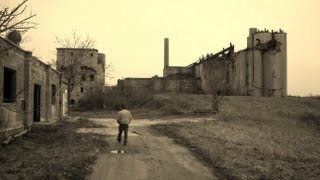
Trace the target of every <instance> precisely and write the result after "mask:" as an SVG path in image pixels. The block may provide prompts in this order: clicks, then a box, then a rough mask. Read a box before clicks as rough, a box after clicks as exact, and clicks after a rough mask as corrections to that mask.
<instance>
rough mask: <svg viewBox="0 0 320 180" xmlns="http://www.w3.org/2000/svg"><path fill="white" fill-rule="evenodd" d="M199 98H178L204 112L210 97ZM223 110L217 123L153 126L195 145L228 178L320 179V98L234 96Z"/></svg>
mask: <svg viewBox="0 0 320 180" xmlns="http://www.w3.org/2000/svg"><path fill="white" fill-rule="evenodd" d="M165 96H168V95H165ZM194 96H197V95H192V96H191V97H189V96H188V95H184V98H181V97H179V98H178V99H179V101H180V100H181V99H185V100H186V102H188V104H187V105H185V106H186V107H189V108H191V109H192V107H193V104H195V105H196V104H197V103H198V106H199V109H200V107H201V106H202V105H204V104H207V102H208V101H207V99H208V98H210V97H209V96H207V97H205V96H201V95H199V97H200V98H203V101H202V100H200V98H196V97H194ZM161 99H165V98H161ZM168 99H170V100H168V101H171V100H172V98H170V97H168ZM193 99H196V100H198V101H194V102H193ZM183 101H184V100H183ZM171 103H172V104H170V106H173V107H180V105H177V104H174V103H175V101H174V100H173V102H171ZM179 103H180V102H179ZM189 103H190V104H189ZM207 105H208V106H210V104H207ZM161 107H163V106H161ZM220 107H221V112H220V113H219V115H218V116H217V120H216V121H204V122H201V123H184V124H169V125H157V126H154V127H153V128H154V129H156V130H157V131H159V132H160V133H163V134H165V135H168V136H170V137H172V138H173V139H175V140H176V141H177V142H178V143H181V144H183V145H186V146H187V147H189V148H190V149H191V150H193V151H194V152H195V154H196V155H197V156H199V157H201V158H202V159H204V160H205V161H206V162H207V163H208V164H209V165H210V166H211V168H212V170H213V171H215V173H217V174H219V175H220V177H222V178H234V179H319V178H320V99H319V98H307V97H306V98H301V97H287V98H266V97H245V96H237V97H235V96H228V97H222V98H221V104H220ZM186 109H187V110H186V112H188V111H189V110H188V108H186Z"/></svg>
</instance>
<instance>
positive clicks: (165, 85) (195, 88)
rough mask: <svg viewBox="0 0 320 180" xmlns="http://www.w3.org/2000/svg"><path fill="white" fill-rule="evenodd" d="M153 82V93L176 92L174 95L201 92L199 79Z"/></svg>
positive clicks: (156, 80)
mask: <svg viewBox="0 0 320 180" xmlns="http://www.w3.org/2000/svg"><path fill="white" fill-rule="evenodd" d="M153 82H154V86H153V87H154V88H153V89H154V91H155V92H156V93H162V92H176V93H199V92H201V80H200V78H193V77H189V78H156V79H154V80H153Z"/></svg>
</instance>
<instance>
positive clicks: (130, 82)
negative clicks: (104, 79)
mask: <svg viewBox="0 0 320 180" xmlns="http://www.w3.org/2000/svg"><path fill="white" fill-rule="evenodd" d="M118 86H120V87H122V88H130V89H133V90H139V89H150V90H152V89H153V80H152V79H151V78H125V79H123V80H120V81H118Z"/></svg>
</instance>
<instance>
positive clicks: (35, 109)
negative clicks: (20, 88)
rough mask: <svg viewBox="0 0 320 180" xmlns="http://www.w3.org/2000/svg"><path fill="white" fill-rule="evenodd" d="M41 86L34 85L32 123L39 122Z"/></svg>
mask: <svg viewBox="0 0 320 180" xmlns="http://www.w3.org/2000/svg"><path fill="white" fill-rule="evenodd" d="M40 110H41V86H40V85H37V84H35V85H34V95H33V121H35V122H40V114H41V111H40Z"/></svg>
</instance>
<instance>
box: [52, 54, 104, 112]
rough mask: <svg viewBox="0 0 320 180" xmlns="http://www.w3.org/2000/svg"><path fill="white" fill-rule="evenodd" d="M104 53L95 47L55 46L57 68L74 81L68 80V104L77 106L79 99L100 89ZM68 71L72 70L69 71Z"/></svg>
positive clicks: (101, 85)
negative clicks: (69, 86) (70, 88)
mask: <svg viewBox="0 0 320 180" xmlns="http://www.w3.org/2000/svg"><path fill="white" fill-rule="evenodd" d="M105 65H106V58H105V54H102V53H99V52H98V50H97V49H86V48H57V70H59V71H61V72H63V73H64V74H65V75H66V76H74V77H73V78H71V79H72V80H74V82H70V83H71V84H72V83H73V85H72V90H70V92H71V93H70V95H71V97H70V104H71V105H72V106H75V107H76V106H77V105H78V104H79V100H81V99H83V98H86V97H88V96H89V95H90V94H91V93H95V92H96V91H99V90H100V91H102V90H103V88H104V86H105V73H106V69H105ZM70 71H72V72H71V73H70Z"/></svg>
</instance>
